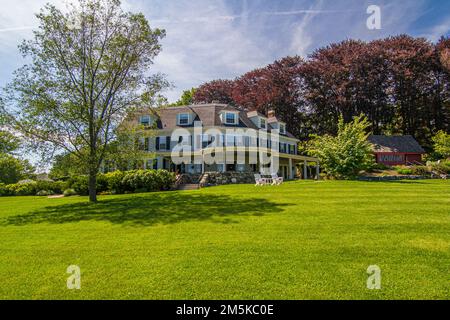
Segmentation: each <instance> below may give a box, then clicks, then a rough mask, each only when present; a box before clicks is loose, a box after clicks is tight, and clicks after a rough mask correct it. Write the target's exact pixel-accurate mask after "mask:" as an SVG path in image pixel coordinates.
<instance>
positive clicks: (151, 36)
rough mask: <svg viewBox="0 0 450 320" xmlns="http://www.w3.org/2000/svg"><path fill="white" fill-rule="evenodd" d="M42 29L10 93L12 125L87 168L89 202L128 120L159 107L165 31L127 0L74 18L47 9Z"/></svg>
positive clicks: (73, 11) (24, 49) (89, 1)
mask: <svg viewBox="0 0 450 320" xmlns="http://www.w3.org/2000/svg"><path fill="white" fill-rule="evenodd" d="M37 18H38V21H39V27H38V28H37V29H36V30H35V31H34V37H33V39H32V40H30V41H24V42H23V44H22V45H21V46H20V51H21V53H22V54H23V55H24V56H25V57H27V58H28V59H29V61H30V63H29V64H27V65H25V66H23V67H22V68H20V69H19V70H17V71H16V72H15V78H14V80H13V81H12V83H10V84H9V85H8V87H7V88H6V91H5V92H4V99H3V100H4V103H5V106H4V110H3V111H4V112H5V113H6V114H7V116H8V119H9V121H10V125H11V126H13V127H14V128H15V129H16V130H19V131H20V132H21V133H22V134H23V135H24V136H26V137H27V139H29V140H31V141H33V142H34V143H36V144H37V145H39V146H40V147H41V148H42V150H45V149H47V148H49V147H50V148H54V149H56V150H61V151H64V152H66V153H70V154H73V155H74V156H76V157H77V158H79V159H80V160H81V161H83V163H85V164H86V166H87V171H88V172H87V174H88V175H89V199H90V201H92V202H95V201H96V200H97V197H96V175H97V173H98V170H99V167H100V165H101V163H102V161H103V159H104V157H105V153H106V152H107V146H108V144H109V143H110V142H111V141H112V140H113V139H114V137H115V132H116V130H115V129H116V128H117V127H118V125H119V124H120V123H121V121H122V119H123V118H124V116H125V115H127V114H128V113H129V112H130V111H131V110H132V109H133V108H136V107H139V106H140V105H142V104H144V103H145V104H146V105H147V106H148V105H151V104H152V103H153V102H154V100H155V99H157V97H158V96H159V95H158V92H160V90H161V89H162V88H163V87H164V86H165V85H166V81H165V80H164V78H163V77H162V76H161V75H158V74H156V75H151V74H150V73H149V70H150V67H151V65H152V63H153V60H154V58H155V57H156V56H157V55H158V53H159V52H160V50H161V45H160V40H161V39H162V38H163V37H164V35H165V32H164V30H160V29H152V28H151V27H150V25H149V22H148V21H147V20H146V18H145V17H144V15H143V14H141V13H136V14H135V13H130V12H124V11H123V10H122V8H121V4H120V1H119V0H80V1H78V2H77V4H76V5H75V4H73V5H72V6H71V7H70V10H68V12H67V13H64V12H62V11H61V10H59V9H57V8H56V7H55V6H53V5H49V4H48V5H46V6H45V7H44V9H43V10H41V12H40V13H39V14H37Z"/></svg>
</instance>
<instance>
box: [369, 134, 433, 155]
mask: <svg viewBox="0 0 450 320" xmlns="http://www.w3.org/2000/svg"><path fill="white" fill-rule="evenodd" d="M368 140H369V142H370V143H371V144H372V145H373V151H374V152H401V153H425V150H424V149H423V148H422V147H421V146H420V144H419V143H418V142H417V141H416V139H414V138H413V137H412V136H409V135H407V136H377V135H371V136H369V138H368Z"/></svg>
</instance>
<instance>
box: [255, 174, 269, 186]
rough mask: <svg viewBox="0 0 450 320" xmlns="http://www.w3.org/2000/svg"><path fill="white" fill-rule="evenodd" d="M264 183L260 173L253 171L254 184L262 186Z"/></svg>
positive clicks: (265, 182)
mask: <svg viewBox="0 0 450 320" xmlns="http://www.w3.org/2000/svg"><path fill="white" fill-rule="evenodd" d="M266 184H267V181H266V179H264V178H262V177H261V175H260V174H257V173H255V186H264V185H266Z"/></svg>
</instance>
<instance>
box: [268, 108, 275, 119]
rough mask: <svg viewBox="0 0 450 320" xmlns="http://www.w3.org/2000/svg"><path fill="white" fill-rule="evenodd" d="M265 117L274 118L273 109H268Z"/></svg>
mask: <svg viewBox="0 0 450 320" xmlns="http://www.w3.org/2000/svg"><path fill="white" fill-rule="evenodd" d="M267 118H275V110H273V109H270V110H269V111H267Z"/></svg>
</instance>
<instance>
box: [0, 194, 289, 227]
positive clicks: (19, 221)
mask: <svg viewBox="0 0 450 320" xmlns="http://www.w3.org/2000/svg"><path fill="white" fill-rule="evenodd" d="M287 205H288V204H277V203H274V202H271V201H269V200H266V199H260V198H250V199H239V198H233V197H230V196H226V195H211V194H208V195H206V194H201V193H198V194H196V193H178V192H165V193H148V194H143V195H133V196H126V197H120V198H103V199H100V201H99V202H98V203H96V204H92V203H88V202H79V203H72V204H64V205H59V206H49V207H45V208H43V209H40V210H37V211H33V212H29V213H26V214H22V215H17V216H10V217H8V218H6V219H5V220H3V221H1V222H0V225H4V226H5V225H14V226H23V225H27V224H38V223H52V224H62V223H71V222H80V221H108V222H111V223H114V224H124V225H133V226H151V225H154V224H158V223H161V224H172V223H178V222H185V221H201V220H207V219H213V218H217V219H218V220H219V221H218V222H221V223H235V222H236V221H234V220H232V219H231V218H232V217H233V216H249V215H252V216H263V215H265V214H269V213H277V212H281V211H283V208H282V207H284V206H287Z"/></svg>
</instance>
